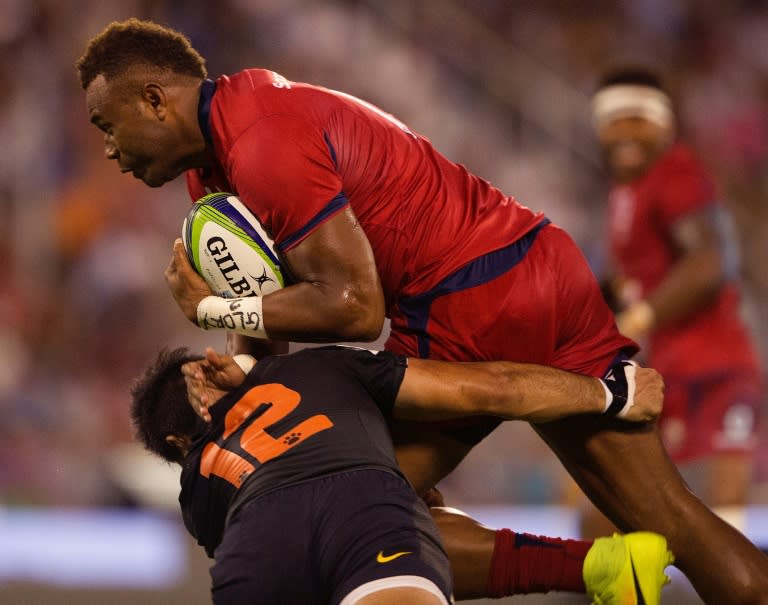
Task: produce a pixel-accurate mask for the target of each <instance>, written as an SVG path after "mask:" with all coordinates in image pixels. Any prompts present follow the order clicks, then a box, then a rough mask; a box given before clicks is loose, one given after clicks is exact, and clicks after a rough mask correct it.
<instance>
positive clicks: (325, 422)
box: [179, 347, 406, 556]
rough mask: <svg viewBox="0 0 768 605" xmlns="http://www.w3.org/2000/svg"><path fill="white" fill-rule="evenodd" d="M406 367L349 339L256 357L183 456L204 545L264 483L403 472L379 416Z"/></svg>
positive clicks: (189, 506)
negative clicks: (338, 343)
mask: <svg viewBox="0 0 768 605" xmlns="http://www.w3.org/2000/svg"><path fill="white" fill-rule="evenodd" d="M405 368H406V358H405V357H403V356H399V355H395V354H393V353H389V352H385V351H378V352H372V351H367V350H364V349H355V348H349V347H321V348H314V349H304V350H302V351H298V352H296V353H293V354H290V355H278V356H273V357H267V358H265V359H263V360H261V361H259V362H258V363H257V364H256V366H255V367H254V368H253V370H251V372H250V373H249V374H248V376H247V377H246V380H245V382H244V383H243V384H242V385H241V386H240V387H238V388H237V389H235V390H233V391H232V392H230V393H228V394H227V395H226V396H225V397H224V398H222V399H221V400H219V401H218V402H217V403H216V404H215V405H213V406H212V407H211V408H210V412H211V417H212V420H211V424H210V427H209V428H208V430H207V431H206V432H205V433H204V434H202V435H200V436H198V437H197V438H196V440H195V442H194V444H193V446H192V449H191V451H190V453H189V455H188V456H187V458H186V460H185V461H184V466H183V470H182V475H181V488H182V489H181V495H180V496H179V501H180V503H181V509H182V515H183V517H184V523H185V525H186V527H187V529H188V530H189V531H190V533H191V534H192V535H193V536H194V537H195V538H196V539H197V541H198V543H199V544H200V545H201V546H204V547H205V549H206V552H207V553H208V555H209V556H213V551H214V549H215V548H216V546H217V545H218V544H219V542H220V541H221V536H222V533H223V530H224V527H225V524H226V520H227V518H228V516H229V515H231V514H232V512H234V510H236V509H237V508H239V507H240V506H242V505H243V504H245V503H246V502H249V501H250V500H252V499H253V498H256V497H258V496H261V495H263V494H265V493H267V492H270V491H273V490H275V489H279V488H281V487H285V486H288V485H294V484H297V483H300V482H302V481H306V480H309V479H314V478H317V477H321V476H325V475H330V474H333V473H336V472H340V471H347V470H350V469H362V468H371V469H380V470H385V471H387V472H391V473H395V474H398V475H401V476H402V474H401V473H400V470H399V469H398V467H397V462H396V459H395V453H394V447H393V445H392V441H391V438H390V436H389V432H388V430H387V423H386V419H385V416H388V415H389V414H390V413H391V410H392V407H393V405H394V401H395V398H396V396H397V392H398V390H399V388H400V383H401V382H402V379H403V375H404V373H405Z"/></svg>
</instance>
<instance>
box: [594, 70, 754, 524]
mask: <svg viewBox="0 0 768 605" xmlns="http://www.w3.org/2000/svg"><path fill="white" fill-rule="evenodd" d="M593 109H594V113H593V121H594V127H595V130H596V133H597V136H598V137H599V140H600V143H601V145H602V147H603V150H604V155H605V159H606V164H607V166H608V169H609V171H610V173H611V176H612V177H613V181H614V184H613V188H612V189H611V191H610V195H609V200H608V221H607V223H608V231H609V233H608V236H609V237H608V240H609V242H610V251H611V260H612V263H611V264H612V265H613V267H612V269H613V270H614V271H615V275H614V276H613V278H612V279H609V280H608V281H610V282H611V283H612V284H613V287H614V299H615V300H617V301H620V304H621V308H620V309H619V313H618V316H617V319H618V324H619V329H620V330H621V332H622V333H623V334H624V335H625V336H628V337H630V338H634V339H643V340H647V343H648V346H647V359H648V363H649V365H651V366H653V367H654V368H655V369H657V370H658V371H659V372H661V373H662V375H663V376H664V379H665V383H666V385H667V390H666V396H665V405H664V413H663V415H662V418H661V420H660V425H659V426H660V431H661V435H662V438H663V439H664V442H665V445H666V447H667V450H668V451H669V453H670V455H671V456H672V459H673V460H674V461H675V462H677V463H678V466H679V467H680V468H681V471H682V472H683V475H684V477H685V478H686V481H687V483H688V484H689V485H690V486H691V488H692V489H693V490H694V492H696V494H697V495H698V496H699V497H700V498H702V500H703V501H704V502H705V503H706V504H707V505H709V506H711V507H713V508H714V509H715V511H716V512H719V513H721V514H722V515H723V516H724V517H725V518H726V520H728V521H729V522H731V523H732V524H734V525H736V526H737V527H740V528H741V527H743V522H744V518H743V514H744V510H743V506H744V505H745V504H746V502H747V498H748V493H749V486H750V480H751V469H752V459H753V452H754V448H755V446H756V442H757V433H756V424H757V423H756V421H757V417H758V411H759V408H760V403H761V401H762V397H763V395H762V390H761V377H760V367H759V362H758V358H757V353H756V351H755V349H754V347H753V345H752V342H751V340H750V335H749V331H748V329H747V327H746V325H745V324H744V322H743V320H742V317H741V312H740V300H739V297H740V293H739V289H738V270H739V267H738V244H737V242H736V241H734V238H735V234H734V231H733V228H732V226H731V224H730V222H729V216H728V214H727V209H726V208H725V205H724V204H723V203H722V201H721V200H720V199H719V197H718V193H717V191H716V187H715V184H714V183H713V181H712V178H711V177H710V174H709V172H708V171H707V169H706V168H705V167H704V166H703V165H702V163H701V162H700V161H699V160H698V159H697V157H696V156H695V155H694V152H693V151H692V150H691V149H690V148H689V147H688V146H687V145H686V144H685V143H683V142H682V141H681V140H680V138H679V137H678V135H677V127H676V117H675V113H674V108H673V104H672V100H671V97H670V95H669V93H668V92H667V91H666V90H665V88H664V86H663V84H662V81H661V78H660V76H659V75H658V74H656V73H655V72H653V71H651V70H649V69H647V68H644V67H640V66H627V67H622V68H616V69H615V70H612V71H611V72H608V73H606V75H605V76H604V77H603V79H602V80H601V82H600V84H599V87H598V90H597V92H596V93H595V96H594V97H593Z"/></svg>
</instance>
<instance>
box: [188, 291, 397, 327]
mask: <svg viewBox="0 0 768 605" xmlns="http://www.w3.org/2000/svg"><path fill="white" fill-rule="evenodd" d="M197 323H198V325H200V326H201V327H202V328H204V329H207V330H227V331H228V332H233V333H236V334H239V335H242V336H250V337H253V338H260V339H270V340H273V341H274V340H276V341H296V342H338V341H345V340H346V341H372V340H375V339H376V338H377V337H378V336H379V334H380V333H381V329H382V327H383V323H384V301H383V296H382V295H381V293H380V290H376V289H373V290H372V291H371V290H363V289H360V290H355V289H354V288H332V287H326V286H324V285H323V284H318V283H310V282H301V283H299V284H296V285H293V286H289V287H287V288H284V289H282V290H279V291H277V292H273V293H272V294H268V295H267V296H264V297H258V296H249V297H245V298H229V299H225V298H220V297H216V296H208V297H206V298H203V299H202V301H201V302H200V304H199V305H198V306H197Z"/></svg>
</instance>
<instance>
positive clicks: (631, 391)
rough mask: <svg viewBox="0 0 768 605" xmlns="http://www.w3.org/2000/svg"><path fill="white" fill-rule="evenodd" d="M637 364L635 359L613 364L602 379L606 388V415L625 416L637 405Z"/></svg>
mask: <svg viewBox="0 0 768 605" xmlns="http://www.w3.org/2000/svg"><path fill="white" fill-rule="evenodd" d="M636 373H637V364H636V363H635V362H634V361H622V362H619V363H617V364H616V365H614V366H612V367H611V369H609V370H608V373H607V374H606V375H605V376H604V377H603V379H602V380H601V381H600V382H602V383H603V388H604V389H605V410H604V411H603V414H605V415H606V416H617V417H618V418H624V417H625V416H626V415H627V414H628V413H629V409H630V408H631V407H632V406H633V405H635V388H636V385H637V383H636V382H635V374H636Z"/></svg>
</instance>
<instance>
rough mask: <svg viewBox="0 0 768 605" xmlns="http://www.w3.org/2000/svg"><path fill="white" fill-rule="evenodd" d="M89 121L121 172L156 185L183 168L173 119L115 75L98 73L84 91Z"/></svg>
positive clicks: (108, 157) (108, 155)
mask: <svg viewBox="0 0 768 605" xmlns="http://www.w3.org/2000/svg"><path fill="white" fill-rule="evenodd" d="M85 95H86V103H87V105H88V114H89V115H90V118H91V122H92V123H93V124H95V125H96V127H97V128H99V130H101V131H102V132H103V133H104V154H105V155H106V157H107V159H110V160H116V161H117V163H118V165H119V166H120V170H121V172H124V173H125V172H131V173H132V174H133V176H134V177H136V178H137V179H141V180H142V181H144V182H145V183H146V184H147V185H149V186H150V187H159V186H161V185H163V184H164V183H167V182H168V181H171V180H173V179H175V178H176V177H177V176H179V174H181V173H182V172H183V171H184V170H185V168H186V167H185V166H183V158H181V157H179V152H178V149H179V148H180V146H179V145H178V144H177V143H178V134H177V133H174V130H173V120H171V119H159V117H158V112H157V107H156V105H155V104H153V102H152V100H151V99H148V98H146V97H145V96H142V94H140V93H139V92H138V90H135V89H134V88H130V87H129V86H128V85H127V84H126V83H125V82H121V81H120V80H119V79H115V80H114V81H110V82H108V81H107V80H105V79H104V77H103V76H101V75H100V76H98V77H97V78H95V79H94V80H93V82H91V84H90V85H89V86H88V88H87V89H86V91H85Z"/></svg>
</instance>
